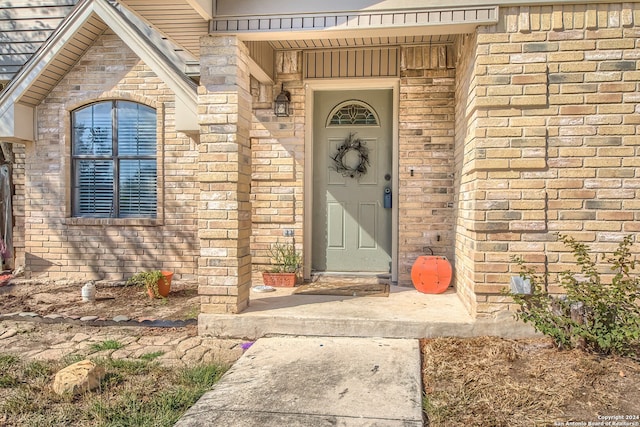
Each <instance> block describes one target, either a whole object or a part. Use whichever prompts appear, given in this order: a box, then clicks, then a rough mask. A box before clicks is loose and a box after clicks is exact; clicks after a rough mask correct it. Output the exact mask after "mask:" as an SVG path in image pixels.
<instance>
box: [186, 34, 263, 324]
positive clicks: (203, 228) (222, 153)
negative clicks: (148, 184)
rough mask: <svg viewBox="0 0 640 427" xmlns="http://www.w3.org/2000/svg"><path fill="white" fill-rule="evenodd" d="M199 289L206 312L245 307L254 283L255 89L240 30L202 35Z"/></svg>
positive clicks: (203, 311)
mask: <svg viewBox="0 0 640 427" xmlns="http://www.w3.org/2000/svg"><path fill="white" fill-rule="evenodd" d="M200 67H201V76H200V87H199V88H198V120H199V123H200V145H199V149H200V152H199V155H198V164H199V183H200V201H199V207H198V229H199V231H198V238H199V240H200V260H199V264H198V282H199V288H198V292H199V294H200V296H201V312H202V313H205V314H206V313H239V312H241V311H242V310H244V309H245V308H246V307H247V306H248V305H249V289H250V287H251V254H250V251H249V238H250V236H251V208H250V203H249V194H250V187H251V147H250V142H249V130H250V128H251V94H250V81H249V67H248V51H247V48H246V47H245V45H244V44H243V43H242V42H241V41H240V40H238V39H237V37H234V36H228V37H227V36H223V37H219V36H215V37H214V36H205V37H203V38H202V39H201V40H200Z"/></svg>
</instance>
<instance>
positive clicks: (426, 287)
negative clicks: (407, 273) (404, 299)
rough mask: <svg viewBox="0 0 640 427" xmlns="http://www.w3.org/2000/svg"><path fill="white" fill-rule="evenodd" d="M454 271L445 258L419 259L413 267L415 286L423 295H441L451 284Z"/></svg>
mask: <svg viewBox="0 0 640 427" xmlns="http://www.w3.org/2000/svg"><path fill="white" fill-rule="evenodd" d="M452 274H453V269H452V268H451V263H450V262H449V261H448V260H447V258H445V257H443V256H435V255H424V256H420V257H418V259H416V262H414V263H413V267H411V281H412V282H413V286H414V287H415V288H416V289H417V290H418V291H419V292H422V293H423V294H441V293H443V292H444V291H446V290H447V288H448V287H449V284H451V276H452Z"/></svg>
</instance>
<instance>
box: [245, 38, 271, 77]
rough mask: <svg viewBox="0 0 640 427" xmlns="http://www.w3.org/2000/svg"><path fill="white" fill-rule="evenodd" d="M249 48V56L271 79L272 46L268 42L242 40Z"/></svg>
mask: <svg viewBox="0 0 640 427" xmlns="http://www.w3.org/2000/svg"><path fill="white" fill-rule="evenodd" d="M244 44H245V45H246V46H247V49H249V56H251V59H253V60H254V61H255V62H256V64H258V65H259V66H260V68H262V70H263V71H264V72H265V73H267V75H268V76H269V77H270V78H271V79H272V80H273V77H274V76H273V70H274V56H275V52H274V50H273V47H272V46H271V44H269V43H268V42H252V41H247V42H244Z"/></svg>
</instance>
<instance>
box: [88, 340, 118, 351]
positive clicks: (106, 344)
mask: <svg viewBox="0 0 640 427" xmlns="http://www.w3.org/2000/svg"><path fill="white" fill-rule="evenodd" d="M122 347H124V344H122V343H121V342H119V341H116V340H105V341H102V342H97V343H95V344H91V347H89V349H90V350H91V352H92V353H97V352H99V351H104V350H118V349H121V348H122Z"/></svg>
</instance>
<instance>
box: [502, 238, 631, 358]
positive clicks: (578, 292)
mask: <svg viewBox="0 0 640 427" xmlns="http://www.w3.org/2000/svg"><path fill="white" fill-rule="evenodd" d="M559 239H560V241H561V242H562V243H564V244H565V246H567V247H568V248H570V249H571V252H572V253H573V255H574V258H575V260H576V264H577V265H578V266H579V268H580V273H573V272H570V271H566V272H563V273H560V275H559V276H560V284H561V286H562V288H564V291H565V292H566V295H560V296H553V295H550V294H549V293H548V290H547V286H546V283H547V280H546V279H547V276H546V275H539V274H536V272H535V271H534V269H533V268H531V267H529V266H526V265H525V263H524V260H523V259H522V257H513V258H512V260H513V261H514V262H516V263H517V264H518V265H519V266H520V268H521V273H520V276H521V277H522V278H523V279H528V280H529V281H530V282H531V294H529V295H525V294H514V293H512V292H506V293H507V294H508V295H509V296H511V297H512V298H513V300H514V301H515V302H516V303H517V304H518V305H520V309H521V310H520V311H519V312H518V313H517V314H516V317H517V318H518V319H519V320H522V321H524V322H525V323H531V324H532V325H533V327H534V328H535V329H536V330H537V331H539V332H541V333H543V334H545V335H547V336H549V337H551V338H553V340H554V341H555V342H556V344H557V345H558V347H560V348H574V347H580V348H584V349H586V350H589V351H593V352H598V353H604V354H610V353H614V354H620V355H631V356H638V355H639V354H640V353H639V352H640V305H639V303H640V277H639V276H638V275H637V274H636V273H634V269H635V267H636V260H635V259H634V258H633V257H632V255H631V250H630V247H631V236H627V237H625V238H624V239H623V240H622V242H620V244H619V245H618V248H617V249H616V251H615V252H614V253H613V256H612V257H610V258H606V261H607V263H608V264H609V265H610V266H611V270H612V271H613V272H614V277H613V279H612V281H611V283H603V282H602V279H601V275H600V272H599V271H598V269H597V266H596V261H595V259H592V257H591V255H590V250H589V247H588V246H587V245H585V244H584V243H580V242H576V240H575V239H574V238H572V237H569V236H564V235H560V236H559Z"/></svg>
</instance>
